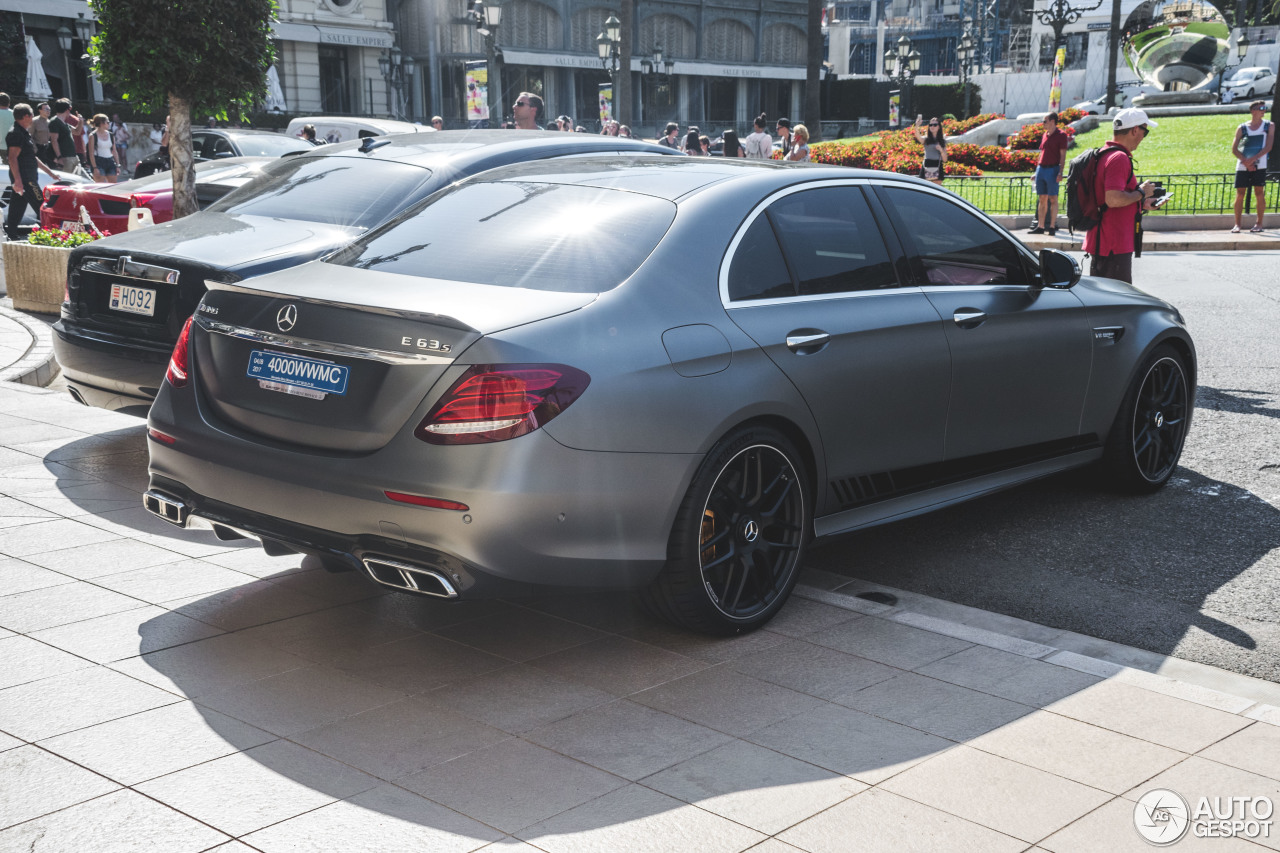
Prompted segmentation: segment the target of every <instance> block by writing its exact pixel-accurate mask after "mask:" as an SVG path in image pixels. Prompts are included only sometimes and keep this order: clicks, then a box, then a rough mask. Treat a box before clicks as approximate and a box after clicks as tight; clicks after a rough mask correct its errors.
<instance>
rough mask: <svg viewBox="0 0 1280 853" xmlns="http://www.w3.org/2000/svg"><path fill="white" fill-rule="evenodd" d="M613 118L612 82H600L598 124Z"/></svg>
mask: <svg viewBox="0 0 1280 853" xmlns="http://www.w3.org/2000/svg"><path fill="white" fill-rule="evenodd" d="M612 119H613V84H612V83H601V84H600V124H601V125H604V124H605V123H607V122H609V121H610V120H612Z"/></svg>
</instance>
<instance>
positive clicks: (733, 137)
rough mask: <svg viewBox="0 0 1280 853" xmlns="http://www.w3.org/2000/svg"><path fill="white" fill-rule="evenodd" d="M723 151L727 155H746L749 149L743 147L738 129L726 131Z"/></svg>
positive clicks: (731, 156)
mask: <svg viewBox="0 0 1280 853" xmlns="http://www.w3.org/2000/svg"><path fill="white" fill-rule="evenodd" d="M721 153H723V154H724V156H726V157H730V158H738V157H746V156H747V151H746V149H745V148H743V147H742V143H741V142H739V141H738V131H736V130H726V131H725V132H724V147H723V149H721Z"/></svg>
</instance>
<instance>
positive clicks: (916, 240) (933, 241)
mask: <svg viewBox="0 0 1280 853" xmlns="http://www.w3.org/2000/svg"><path fill="white" fill-rule="evenodd" d="M883 193H884V197H885V198H887V199H888V200H889V202H890V203H891V204H892V205H893V207H894V209H895V210H896V212H897V215H898V217H899V220H900V222H901V230H902V231H904V232H905V233H903V234H901V235H900V236H902V237H903V238H904V242H905V243H906V244H907V245H914V247H915V251H914V252H913V253H912V254H913V257H912V259H911V262H912V264H913V265H914V266H915V269H916V274H917V275H918V276H920V277H921V279H922V281H923V283H925V284H927V285H940V284H941V285H981V284H1019V285H1026V284H1029V283H1030V281H1029V280H1028V277H1027V272H1026V268H1025V267H1024V266H1023V264H1022V255H1021V254H1020V253H1019V252H1018V249H1017V247H1016V246H1014V244H1013V241H1012V240H1010V239H1009V238H1008V237H1006V236H1005V235H1003V234H1001V233H1000V232H999V231H997V230H995V229H994V228H992V227H991V226H990V225H988V224H987V223H985V222H983V221H982V220H981V219H979V218H978V217H977V216H975V215H973V214H972V213H970V212H969V211H967V210H965V209H964V208H962V207H960V206H959V205H957V204H953V203H952V202H950V201H947V200H946V199H944V198H941V197H939V196H936V195H934V194H933V193H925V192H918V191H916V190H904V189H898V188H896V187H895V188H886V189H885V190H883Z"/></svg>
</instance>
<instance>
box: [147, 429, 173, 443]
mask: <svg viewBox="0 0 1280 853" xmlns="http://www.w3.org/2000/svg"><path fill="white" fill-rule="evenodd" d="M147 435H149V436H151V437H152V438H154V439H155V440H156V441H158V442H160V443H161V444H173V443H175V442H176V441H177V440H178V439H176V438H174V437H173V436H171V435H168V434H166V433H163V432H161V431H160V430H158V429H151V428H150V427H148V428H147Z"/></svg>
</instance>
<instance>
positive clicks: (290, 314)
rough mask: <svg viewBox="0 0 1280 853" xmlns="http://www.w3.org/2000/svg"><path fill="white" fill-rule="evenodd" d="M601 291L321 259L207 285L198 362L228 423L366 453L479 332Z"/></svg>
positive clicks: (198, 325)
mask: <svg viewBox="0 0 1280 853" xmlns="http://www.w3.org/2000/svg"><path fill="white" fill-rule="evenodd" d="M594 298H595V294H581V293H575V294H565V293H548V292H541V291H523V290H518V289H515V288H506V287H489V286H484V285H474V284H466V283H461V282H441V281H433V280H424V279H421V278H415V277H408V276H400V275H391V274H388V273H378V272H369V271H365V270H353V269H350V268H347V267H335V266H332V265H328V264H324V263H322V262H316V263H312V264H307V265H305V266H303V267H299V268H296V269H291V270H286V271H284V272H281V273H277V274H273V275H270V276H264V277H262V278H258V279H254V280H253V281H251V282H248V283H246V284H243V285H241V284H236V285H228V284H218V283H212V288H211V290H210V291H209V293H208V294H207V295H206V296H205V298H204V301H203V302H202V303H201V305H200V307H199V309H198V310H197V312H196V322H195V323H194V324H193V327H192V335H191V344H192V350H193V363H192V365H191V369H192V372H193V375H194V376H195V378H196V385H197V387H198V388H199V391H200V393H201V395H202V401H203V403H204V405H205V406H206V407H207V408H208V409H209V410H210V411H211V413H212V414H213V415H215V416H216V417H217V418H218V419H219V420H220V421H222V422H223V423H224V424H225V425H226V426H228V427H231V428H234V429H238V430H241V431H244V432H246V433H249V434H252V435H253V436H255V437H258V438H261V439H267V440H268V441H270V442H275V443H279V444H281V445H285V446H290V447H299V446H301V447H305V448H308V449H311V450H317V451H324V452H334V453H368V452H372V451H374V450H377V449H378V448H380V447H383V446H384V445H386V444H387V443H388V442H389V441H391V439H392V438H393V437H394V436H395V435H396V434H397V433H398V432H399V431H400V430H401V429H402V428H403V427H404V426H405V424H406V422H407V421H408V420H409V419H410V418H411V417H412V416H413V415H414V413H415V412H416V411H417V410H418V408H419V407H420V406H421V405H422V403H423V400H424V398H426V397H427V395H428V394H429V393H431V392H432V388H433V386H435V385H436V384H437V383H438V382H439V380H440V379H441V377H443V376H444V375H445V373H446V371H448V370H449V368H450V366H451V365H453V363H454V362H455V360H456V359H458V357H459V356H460V355H462V353H464V352H465V351H466V349H467V348H468V347H470V346H471V344H473V343H475V341H477V340H479V339H480V338H481V337H482V336H484V335H486V334H492V333H493V332H495V331H498V330H499V329H502V328H509V327H511V326H515V325H522V324H524V323H529V322H534V321H537V320H540V319H544V318H546V317H552V316H556V315H558V314H563V313H565V312H567V311H572V310H576V309H577V308H581V307H583V306H584V305H586V304H588V303H590V302H591V301H592V300H593V299H594ZM464 363H465V362H464ZM442 391H443V389H442V388H441V389H436V393H437V394H438V393H441V392H442Z"/></svg>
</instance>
